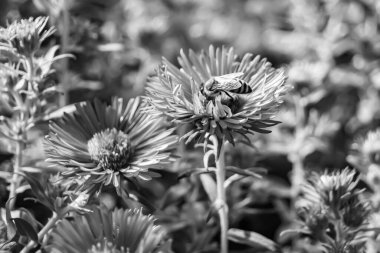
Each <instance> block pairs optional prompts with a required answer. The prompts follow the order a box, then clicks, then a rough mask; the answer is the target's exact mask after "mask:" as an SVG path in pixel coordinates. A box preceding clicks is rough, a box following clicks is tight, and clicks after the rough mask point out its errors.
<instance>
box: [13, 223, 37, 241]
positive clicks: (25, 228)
mask: <svg viewBox="0 0 380 253" xmlns="http://www.w3.org/2000/svg"><path fill="white" fill-rule="evenodd" d="M12 220H13V222H14V223H15V225H16V228H17V231H18V232H19V233H20V235H23V236H26V237H28V238H29V239H31V240H33V241H35V242H38V235H37V231H36V230H35V229H34V228H33V227H32V225H30V224H29V222H27V221H26V220H24V219H21V218H14V219H12Z"/></svg>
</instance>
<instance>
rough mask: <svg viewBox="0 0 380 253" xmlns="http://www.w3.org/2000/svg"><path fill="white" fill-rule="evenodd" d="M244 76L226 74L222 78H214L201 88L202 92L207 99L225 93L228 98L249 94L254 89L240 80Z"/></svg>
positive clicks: (240, 74)
mask: <svg viewBox="0 0 380 253" xmlns="http://www.w3.org/2000/svg"><path fill="white" fill-rule="evenodd" d="M242 75H244V73H242V72H237V73H231V74H226V75H222V76H214V77H212V78H210V79H209V80H207V81H206V82H205V83H204V84H203V85H202V86H201V92H202V93H203V94H204V95H205V96H206V97H207V98H215V97H216V96H218V95H220V94H222V92H223V93H225V94H226V95H227V96H229V97H230V98H232V96H231V94H229V93H235V94H248V93H251V92H252V88H251V87H250V86H249V85H248V84H247V82H245V81H244V80H242V79H240V78H239V77H241V76H242Z"/></svg>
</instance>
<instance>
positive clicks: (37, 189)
mask: <svg viewBox="0 0 380 253" xmlns="http://www.w3.org/2000/svg"><path fill="white" fill-rule="evenodd" d="M19 174H20V175H22V176H23V177H24V178H25V180H26V181H27V182H28V183H29V185H30V188H31V190H32V192H33V194H34V196H35V197H36V201H38V202H39V203H41V204H43V205H44V206H46V207H47V208H49V209H50V210H52V211H54V206H53V205H52V203H51V200H50V199H49V197H48V196H47V195H46V193H45V188H44V187H43V186H42V185H41V183H40V182H39V181H38V180H37V179H36V178H34V177H33V176H31V175H30V174H27V173H19ZM46 183H48V182H46Z"/></svg>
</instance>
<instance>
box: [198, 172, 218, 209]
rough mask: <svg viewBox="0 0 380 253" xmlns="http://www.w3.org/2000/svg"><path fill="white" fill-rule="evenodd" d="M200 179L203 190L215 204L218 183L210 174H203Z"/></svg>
mask: <svg viewBox="0 0 380 253" xmlns="http://www.w3.org/2000/svg"><path fill="white" fill-rule="evenodd" d="M200 179H201V182H202V185H203V188H204V189H205V191H206V193H207V195H208V198H209V199H210V200H211V202H214V201H215V199H216V183H215V180H214V179H213V178H212V177H211V176H210V175H208V174H202V175H200Z"/></svg>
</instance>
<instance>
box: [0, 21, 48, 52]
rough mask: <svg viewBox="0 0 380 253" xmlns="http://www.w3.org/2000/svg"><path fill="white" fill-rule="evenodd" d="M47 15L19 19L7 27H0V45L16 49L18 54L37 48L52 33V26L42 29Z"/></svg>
mask: <svg viewBox="0 0 380 253" xmlns="http://www.w3.org/2000/svg"><path fill="white" fill-rule="evenodd" d="M48 19H49V18H48V17H37V18H35V19H34V18H29V19H21V20H19V21H16V22H14V23H12V24H11V25H9V26H8V27H7V28H0V42H2V43H1V44H0V45H1V46H3V47H5V48H8V46H7V44H8V43H9V46H10V47H11V48H14V49H16V51H17V52H18V53H19V54H22V55H30V54H33V53H34V52H35V51H36V50H38V49H39V47H40V44H41V43H42V42H43V41H44V40H45V39H46V38H47V37H49V36H50V35H52V34H53V33H54V28H50V29H47V30H45V31H44V28H45V26H46V23H47V22H48Z"/></svg>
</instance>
